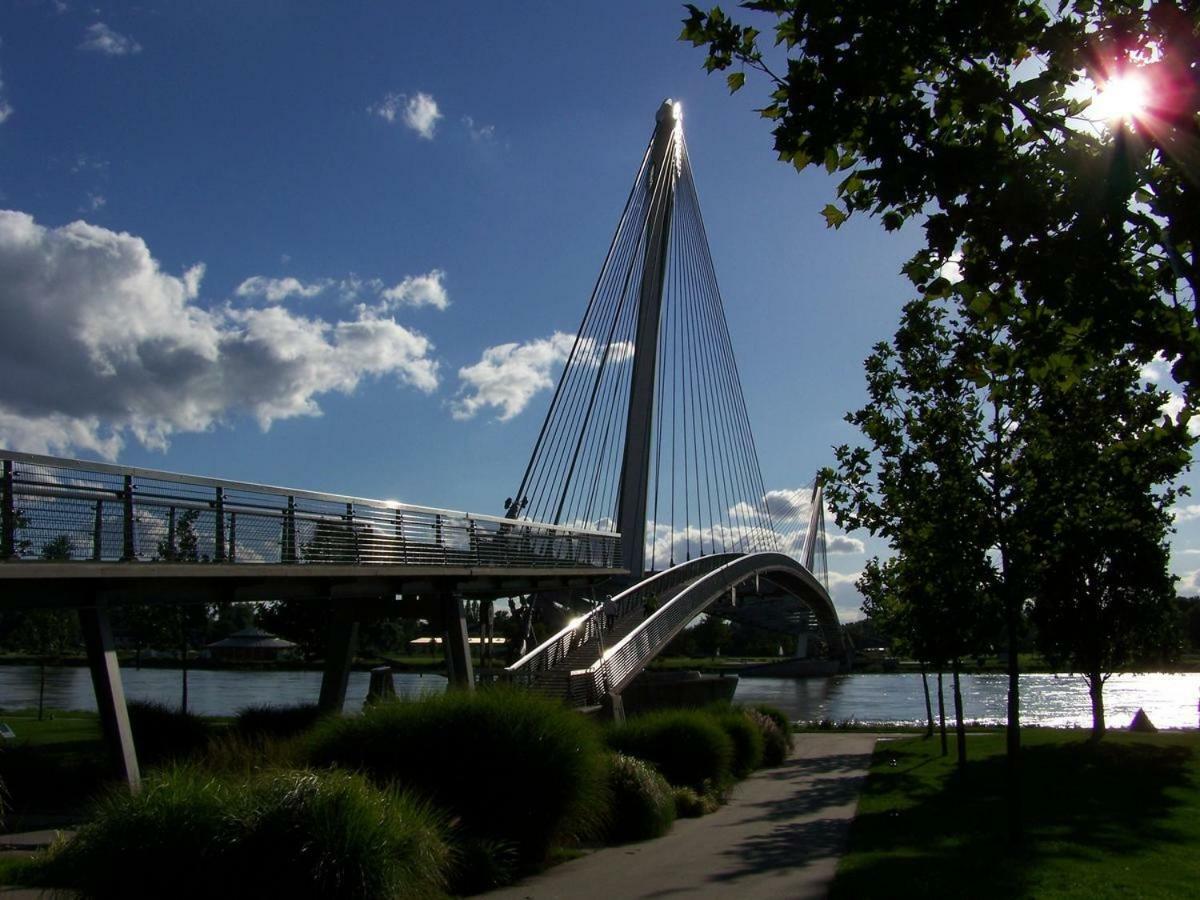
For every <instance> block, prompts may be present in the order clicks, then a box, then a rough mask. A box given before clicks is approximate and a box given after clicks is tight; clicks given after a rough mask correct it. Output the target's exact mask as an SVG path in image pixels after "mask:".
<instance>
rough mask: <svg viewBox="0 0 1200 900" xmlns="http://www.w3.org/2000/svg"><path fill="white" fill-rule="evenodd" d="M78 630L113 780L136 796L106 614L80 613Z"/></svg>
mask: <svg viewBox="0 0 1200 900" xmlns="http://www.w3.org/2000/svg"><path fill="white" fill-rule="evenodd" d="M79 626H80V630H81V631H82V632H83V642H84V646H86V648H87V658H88V668H89V669H91V673H92V689H93V690H94V691H95V692H96V708H97V710H99V712H100V728H101V730H102V731H103V734H104V742H105V744H107V745H108V750H109V755H110V756H111V758H112V762H113V767H114V768H115V770H116V773H117V776H118V777H119V778H121V779H122V780H124V781H125V783H126V784H128V785H129V789H130V790H131V791H134V792H135V793H136V792H137V791H139V790H140V789H141V786H142V776H141V772H140V771H139V769H138V760H137V751H136V750H135V749H134V747H133V731H132V730H131V729H130V727H129V711H128V710H127V709H126V707H125V689H124V688H123V687H122V685H121V668H120V666H119V664H118V663H117V648H116V646H115V645H114V644H113V636H112V626H111V625H110V624H109V621H108V611H107V610H106V609H104V608H103V607H96V606H92V607H85V608H82V609H80V610H79Z"/></svg>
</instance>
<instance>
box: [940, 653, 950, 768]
mask: <svg viewBox="0 0 1200 900" xmlns="http://www.w3.org/2000/svg"><path fill="white" fill-rule="evenodd" d="M938 718H940V719H941V722H942V756H947V755H949V753H950V750H949V749H948V748H947V746H946V695H945V693H943V691H942V673H941V672H938Z"/></svg>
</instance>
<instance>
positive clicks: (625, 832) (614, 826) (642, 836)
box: [607, 753, 675, 844]
mask: <svg viewBox="0 0 1200 900" xmlns="http://www.w3.org/2000/svg"><path fill="white" fill-rule="evenodd" d="M608 788H609V792H610V793H611V795H612V799H611V805H610V807H609V822H608V832H607V834H608V839H609V840H610V841H611V842H613V843H617V844H624V843H628V842H630V841H645V840H649V839H650V838H656V837H661V836H662V835H664V834H666V833H667V831H668V830H669V829H670V827H671V823H672V822H674V821H675V798H674V795H673V792H672V790H671V786H670V785H669V784H667V781H666V779H665V778H663V777H662V776H661V775H660V774H658V772H657V771H655V769H654V767H653V766H651V765H650V764H649V763H647V762H644V761H642V760H640V759H635V758H634V757H632V756H625V755H624V754H622V753H614V754H613V755H612V756H611V757H610V758H609V763H608Z"/></svg>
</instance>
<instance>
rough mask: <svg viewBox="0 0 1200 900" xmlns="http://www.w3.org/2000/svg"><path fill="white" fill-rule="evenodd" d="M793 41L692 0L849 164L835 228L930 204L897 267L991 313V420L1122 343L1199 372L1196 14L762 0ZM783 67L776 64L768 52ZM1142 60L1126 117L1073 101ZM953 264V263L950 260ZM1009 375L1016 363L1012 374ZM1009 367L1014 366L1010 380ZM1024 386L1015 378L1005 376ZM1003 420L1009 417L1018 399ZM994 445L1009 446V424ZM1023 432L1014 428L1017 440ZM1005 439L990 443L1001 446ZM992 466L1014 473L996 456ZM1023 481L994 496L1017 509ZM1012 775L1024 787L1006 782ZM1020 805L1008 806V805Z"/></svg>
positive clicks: (843, 165) (1011, 592)
mask: <svg viewBox="0 0 1200 900" xmlns="http://www.w3.org/2000/svg"><path fill="white" fill-rule="evenodd" d="M745 6H746V7H747V8H749V9H750V10H753V11H757V12H761V13H764V14H766V15H767V16H769V17H771V19H770V24H771V26H772V27H773V28H774V31H775V37H776V40H777V42H778V44H779V46H780V48H781V49H780V50H778V51H775V52H776V53H777V54H778V55H781V56H786V57H787V58H786V61H785V62H782V63H776V62H775V61H774V59H773V58H772V59H768V56H769V54H770V53H771V51H768V52H764V51H763V50H762V49H761V48H760V46H759V41H758V38H759V31H758V30H757V29H755V28H753V27H750V26H745V25H740V24H738V23H735V22H733V21H732V20H731V19H730V18H729V17H728V16H727V15H726V14H725V13H724V12H723V11H722V10H720V9H719V8H716V9H713V10H712V11H711V12H709V13H704V12H701V11H700V10H699V9H697V8H695V7H694V6H689V7H688V9H689V15H688V18H687V19H686V20H685V22H684V28H683V33H682V35H681V37H682V38H683V39H686V40H690V41H691V42H692V43H693V44H695V45H705V46H706V49H707V53H708V57H707V60H706V67H707V68H708V69H709V71H715V70H725V69H728V68H729V67H731V66H733V65H735V64H736V65H738V66H740V67H741V70H740V71H735V72H732V73H730V74H729V75H728V76H727V77H728V82H729V86H730V89H731V90H732V91H737V90H739V89H740V88H741V87H742V86H743V85H744V84H745V80H746V71H747V70H750V71H752V72H758V73H761V74H762V75H764V76H765V77H766V79H767V80H768V82H769V84H770V93H769V96H768V98H767V102H766V104H765V105H764V106H763V108H762V110H761V113H762V115H763V116H764V117H766V118H768V119H770V120H772V121H774V122H775V128H774V136H775V148H776V150H777V151H778V153H779V155H780V158H781V159H782V160H784V161H786V162H789V163H791V164H793V165H794V166H795V167H796V168H797V169H803V168H805V167H807V166H809V165H810V164H813V163H816V164H824V166H825V167H826V169H827V170H828V171H829V172H830V173H833V172H839V171H840V172H845V173H846V174H845V177H844V178H843V180H842V181H841V183H840V184H839V185H838V188H837V193H838V202H837V203H830V204H828V205H827V206H826V207H825V209H824V210H823V214H824V216H825V218H826V221H827V223H828V224H829V225H830V226H831V227H835V228H836V227H837V226H839V225H840V224H841V223H842V222H844V221H845V220H846V218H847V217H848V216H850V215H853V214H854V213H858V212H867V213H869V214H876V215H879V216H880V217H881V219H882V223H883V225H884V227H885V228H887V229H889V230H894V229H897V228H900V227H902V226H903V225H904V224H905V223H906V222H909V221H918V222H921V223H922V224H923V225H924V231H925V238H926V241H925V246H924V248H922V249H921V250H920V251H919V252H918V253H917V254H915V255H914V256H913V257H912V259H910V260H909V261H908V263H907V264H906V265H905V267H904V272H905V274H906V275H907V276H908V278H909V279H910V280H911V281H912V283H913V284H914V286H915V287H916V288H917V290H918V291H920V292H923V293H925V294H926V295H927V296H932V297H947V296H954V297H955V298H956V299H957V300H959V301H960V302H961V303H962V305H963V306H964V307H965V308H967V309H969V310H970V311H971V313H972V314H973V315H974V316H975V317H977V318H979V319H981V320H984V321H988V322H991V323H993V324H996V325H998V326H999V333H1000V334H1001V336H1002V337H1003V340H1000V341H996V342H994V343H993V344H992V349H991V350H989V355H988V356H987V357H985V358H984V360H985V362H986V363H987V369H986V370H985V371H983V372H982V373H981V379H982V381H983V382H984V383H985V384H987V385H988V390H989V392H990V394H991V396H990V397H989V400H990V402H991V403H992V405H993V409H994V411H995V417H994V418H995V420H996V421H999V420H1000V419H1001V418H1003V417H1006V416H1011V414H1012V411H1013V410H1014V409H1015V410H1018V411H1019V410H1020V409H1021V407H1022V405H1023V404H1024V403H1025V402H1027V401H1029V400H1030V399H1031V397H1032V395H1033V394H1034V393H1036V392H1037V391H1038V390H1039V389H1040V386H1041V385H1043V384H1049V383H1053V382H1057V383H1059V384H1061V385H1063V386H1069V384H1070V383H1071V382H1072V380H1075V379H1078V378H1079V377H1080V375H1081V372H1083V371H1085V370H1087V369H1089V368H1094V367H1096V366H1102V365H1104V364H1105V362H1106V361H1108V360H1109V359H1112V358H1114V357H1116V356H1118V355H1120V354H1121V353H1124V352H1126V351H1131V352H1132V354H1133V356H1134V358H1135V359H1136V360H1137V361H1142V362H1144V361H1146V360H1148V359H1150V358H1151V357H1153V356H1154V355H1155V354H1157V353H1161V354H1162V355H1163V357H1164V358H1165V359H1167V360H1169V361H1171V363H1172V373H1173V375H1174V377H1175V378H1176V380H1177V381H1178V382H1180V383H1181V384H1183V385H1184V387H1185V389H1186V393H1185V397H1184V399H1185V405H1184V409H1183V411H1182V412H1181V413H1180V415H1179V417H1178V420H1177V421H1186V419H1187V417H1188V415H1189V411H1190V408H1191V406H1192V404H1193V400H1194V397H1193V394H1194V391H1195V388H1196V385H1197V383H1198V380H1200V324H1198V322H1200V294H1198V292H1197V287H1198V285H1200V258H1198V254H1200V204H1198V203H1197V202H1196V200H1197V196H1196V195H1197V178H1196V175H1197V173H1196V168H1195V163H1194V158H1195V157H1194V150H1195V147H1196V146H1197V144H1198V143H1200V141H1198V139H1200V117H1198V116H1197V112H1198V109H1200V88H1198V85H1197V79H1198V76H1200V73H1198V71H1197V68H1196V59H1197V55H1198V52H1197V51H1198V49H1200V40H1198V38H1197V29H1196V24H1197V16H1198V13H1197V11H1196V10H1195V9H1194V6H1189V7H1188V8H1187V11H1186V12H1185V11H1182V10H1181V9H1180V8H1179V6H1178V5H1177V4H1176V3H1174V2H1170V0H1150V2H1147V3H1145V4H1141V3H1124V2H1117V0H1064V2H1061V3H1059V4H1057V5H1056V6H1054V7H1049V6H1048V5H1046V4H1043V3H1042V2H1041V0H1002V2H996V3H989V4H987V6H986V8H984V9H982V10H981V9H979V8H976V7H973V6H971V5H968V4H962V3H957V2H953V0H933V2H928V0H920V2H917V0H898V2H895V3H891V4H887V5H886V6H881V5H880V4H877V3H874V2H870V0H842V2H838V3H823V2H815V0H761V2H753V3H747V4H745ZM780 66H783V67H784V68H780V72H781V74H776V72H775V71H774V69H775V68H777V67H780ZM1133 78H1141V79H1143V84H1144V85H1145V86H1146V92H1147V96H1148V99H1147V103H1146V106H1145V108H1144V109H1143V110H1142V111H1141V112H1139V113H1138V114H1136V115H1130V116H1127V117H1126V118H1124V119H1123V120H1122V121H1120V122H1119V123H1117V124H1105V123H1093V122H1089V121H1087V119H1086V116H1087V112H1088V108H1089V104H1090V97H1089V92H1088V90H1087V88H1088V86H1089V85H1104V84H1105V83H1107V82H1110V81H1115V82H1119V81H1123V80H1124V81H1125V83H1126V84H1129V83H1131V82H1130V81H1129V80H1128V79H1133ZM950 263H953V264H954V268H956V269H957V270H958V271H959V272H960V273H961V276H962V279H961V280H960V281H958V282H957V283H954V282H953V280H952V279H951V278H948V277H946V276H947V275H948V274H949V272H948V270H947V268H946V267H947V265H948V264H950ZM1011 376H1016V377H1011ZM1010 381H1011V383H1010ZM1013 387H1018V388H1023V389H1026V390H1027V391H1028V393H1026V394H1025V395H1023V396H1019V395H1016V394H1014V393H1013V392H1012V391H1011V390H1009V389H1010V388H1013ZM1010 421H1016V419H1010ZM995 437H997V440H996V441H995V444H996V446H997V447H998V448H1002V447H1004V446H1006V445H1005V442H1004V441H1003V440H1002V438H1003V434H1002V432H1000V431H999V430H997V431H996V434H995ZM1015 443H1016V441H1015V440H1014V441H1011V442H1009V443H1008V444H1007V446H1009V447H1012V446H1013V445H1014V444H1015ZM1015 458H1016V457H1015V456H1014V455H1013V454H1011V453H998V454H996V458H995V463H996V464H997V466H1003V465H1007V462H1008V461H1009V460H1011V459H1015ZM989 471H990V472H991V473H993V474H994V475H995V476H996V483H997V485H1000V484H1001V483H1002V482H1009V483H1012V482H1011V479H1008V478H1007V476H1006V474H1005V470H1004V469H1002V468H991V469H990V470H989ZM1017 499H1018V498H1017V497H1016V496H1015V494H1014V495H1012V496H1009V497H1004V496H997V497H996V504H995V505H996V506H997V507H999V506H1000V505H1001V504H1006V505H1007V506H1008V512H1009V513H1010V514H1009V515H1007V516H1006V517H1005V519H1004V521H1008V522H1013V521H1015V516H1013V515H1012V513H1014V512H1015V506H1014V504H1015V502H1016V501H1017ZM1021 537H1022V535H1021V534H1020V532H1015V531H1012V530H1008V529H1003V530H1001V531H999V532H998V533H997V536H996V542H997V552H998V553H999V556H1000V565H1001V570H1002V571H1001V587H1002V591H1003V600H1004V607H1005V619H1006V631H1007V632H1008V642H1009V649H1010V653H1009V657H1010V665H1009V685H1010V688H1009V710H1008V713H1009V715H1008V735H1007V749H1008V759H1009V764H1010V765H1009V771H1010V773H1011V775H1012V777H1013V778H1014V779H1015V777H1016V772H1017V758H1018V751H1019V749H1020V731H1019V728H1018V726H1019V691H1018V680H1017V675H1018V673H1017V667H1016V654H1015V644H1016V637H1017V635H1016V632H1017V630H1018V628H1019V620H1020V613H1021V606H1022V604H1023V602H1024V596H1025V591H1024V590H1023V589H1021V586H1020V584H1019V576H1020V575H1021V574H1022V573H1024V572H1027V571H1029V568H1030V567H1029V566H1028V557H1027V552H1026V551H1027V549H1028V548H1026V547H1023V546H1022V545H1021V544H1020V542H1019V539H1020V538H1021ZM1009 793H1010V796H1012V797H1016V796H1018V795H1017V793H1016V786H1015V784H1014V785H1011V786H1010V791H1009ZM1015 821H1016V820H1015V819H1014V820H1012V822H1010V824H1015Z"/></svg>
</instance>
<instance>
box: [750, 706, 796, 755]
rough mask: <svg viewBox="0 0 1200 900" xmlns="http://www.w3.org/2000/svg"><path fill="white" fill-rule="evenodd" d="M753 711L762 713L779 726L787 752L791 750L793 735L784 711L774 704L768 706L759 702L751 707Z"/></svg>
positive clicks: (790, 723) (789, 721)
mask: <svg viewBox="0 0 1200 900" xmlns="http://www.w3.org/2000/svg"><path fill="white" fill-rule="evenodd" d="M751 709H753V710H754V711H755V712H759V713H762V714H763V715H764V716H766V717H767V718H768V719H770V720H771V721H772V722H774V723H775V724H776V725H777V726H778V727H779V732H780V733H781V734H782V735H783V739H784V740H785V741H786V742H787V752H788V753H791V752H792V746H793V737H792V722H791V720H790V719H789V718H788V717H787V716H786V715H785V714H784V712H783V711H782V710H781V709H779V708H778V707H775V706H768V705H766V704H765V703H759V704H758V705H756V706H753V707H751Z"/></svg>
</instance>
